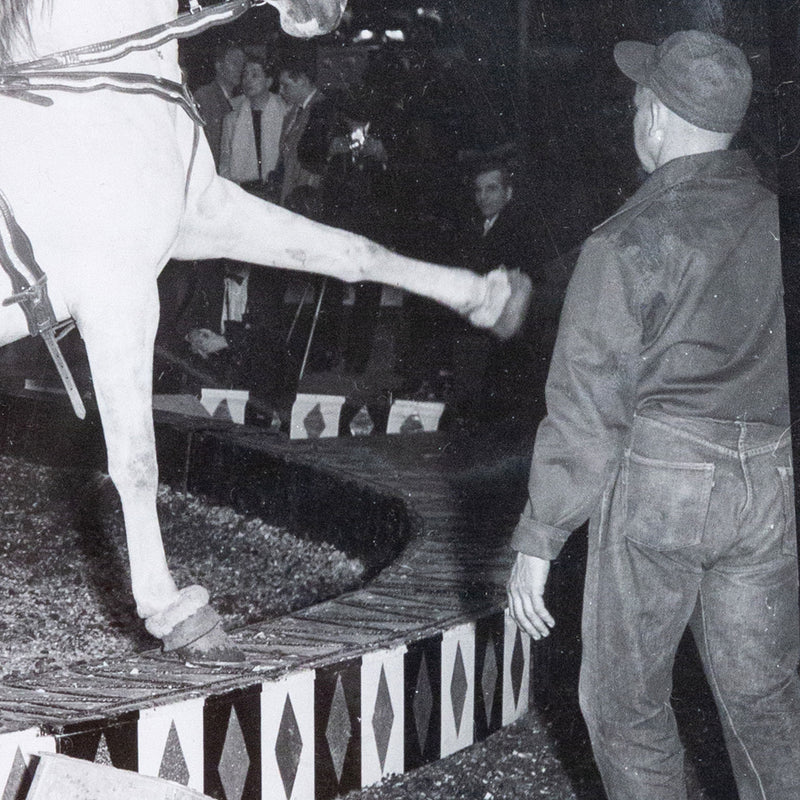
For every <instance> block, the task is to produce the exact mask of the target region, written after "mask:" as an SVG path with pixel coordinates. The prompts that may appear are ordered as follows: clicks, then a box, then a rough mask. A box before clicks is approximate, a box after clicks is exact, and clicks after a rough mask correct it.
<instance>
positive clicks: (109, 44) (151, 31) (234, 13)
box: [0, 0, 267, 74]
mask: <svg viewBox="0 0 800 800" xmlns="http://www.w3.org/2000/svg"><path fill="white" fill-rule="evenodd" d="M266 4H267V0H224V2H222V3H218V4H217V5H214V6H209V7H208V8H200V10H197V11H185V12H183V13H182V14H179V15H178V17H176V18H175V19H173V20H170V21H168V22H164V23H162V24H161V25H155V26H154V27H152V28H147V29H146V30H143V31H139V32H138V33H131V34H129V35H128V36H121V37H119V38H118V39H109V40H108V41H105V42H98V43H96V44H90V45H86V46H84V47H75V48H73V49H71V50H62V51H61V52H59V53H52V54H51V55H48V56H44V57H43V58H37V59H35V60H33V61H24V62H21V63H18V64H11V65H9V66H8V67H6V68H4V69H2V70H0V74H2V73H5V72H15V73H19V72H26V73H27V72H30V71H38V70H54V69H63V68H64V67H76V66H85V65H91V64H108V63H109V62H112V61H118V60H119V59H120V58H123V57H124V56H127V55H128V54H129V53H133V52H136V51H138V50H153V49H155V48H156V47H160V46H161V45H162V44H166V43H167V42H168V41H170V40H172V39H185V38H188V37H190V36H195V35H197V34H198V33H202V32H203V31H205V30H207V29H208V28H212V27H215V26H217V25H224V24H226V23H228V22H232V21H233V20H235V19H237V18H238V17H240V16H241V15H242V14H244V13H245V12H246V11H249V10H250V9H251V8H255V7H257V6H263V5H266Z"/></svg>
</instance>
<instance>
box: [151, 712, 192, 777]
mask: <svg viewBox="0 0 800 800" xmlns="http://www.w3.org/2000/svg"><path fill="white" fill-rule="evenodd" d="M158 777H159V778H164V779H165V780H168V781H175V782H176V783H182V784H183V785H184V786H188V785H189V767H187V766H186V759H185V758H184V757H183V748H182V747H181V740H180V738H179V737H178V731H177V729H176V728H175V721H174V720H173V721H172V724H171V725H170V726H169V734H168V735H167V743H166V745H164V755H163V756H162V757H161V766H160V767H159V768H158Z"/></svg>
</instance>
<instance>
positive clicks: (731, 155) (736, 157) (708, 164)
mask: <svg viewBox="0 0 800 800" xmlns="http://www.w3.org/2000/svg"><path fill="white" fill-rule="evenodd" d="M734 176H736V177H740V178H741V177H745V176H748V177H752V178H755V179H758V171H757V170H756V168H755V165H754V164H753V161H752V159H751V158H750V156H749V155H748V154H747V153H746V152H745V151H744V150H713V151H712V152H710V153H698V154H696V155H691V156H683V157H681V158H674V159H672V161H668V162H667V163H666V164H664V165H663V166H662V167H659V168H658V169H657V170H655V171H653V172H652V173H651V174H650V175H649V176H648V178H647V180H646V181H645V182H644V183H643V184H642V185H641V186H640V187H639V189H637V191H636V193H635V194H634V195H633V196H632V197H631V198H630V199H629V200H627V201H626V202H625V203H624V204H623V205H622V206H621V207H620V208H619V209H617V211H615V212H614V213H613V214H612V215H611V216H610V217H608V218H607V219H605V220H604V221H603V222H601V223H600V224H599V225H597V226H595V227H594V228H593V229H592V230H593V231H596V230H598V229H599V228H602V227H603V226H604V225H606V224H607V223H609V222H611V220H613V219H616V218H617V217H619V216H621V215H623V214H627V213H628V212H629V211H630V210H631V209H633V208H636V207H637V206H642V205H647V204H648V203H650V202H651V200H652V199H653V198H654V197H656V196H658V195H659V194H662V193H663V192H665V191H667V190H669V189H671V188H673V187H674V186H677V185H679V184H681V183H683V182H684V181H688V180H692V179H694V178H697V177H718V178H729V177H734Z"/></svg>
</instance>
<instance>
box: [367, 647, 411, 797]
mask: <svg viewBox="0 0 800 800" xmlns="http://www.w3.org/2000/svg"><path fill="white" fill-rule="evenodd" d="M405 654H406V647H405V645H401V646H400V647H397V648H394V649H392V650H379V651H374V652H371V653H367V654H365V655H364V657H363V659H362V663H361V784H362V786H369V785H371V784H373V783H377V782H378V781H380V780H381V779H382V778H384V777H385V776H386V775H392V774H398V773H402V772H403V769H404V754H405V741H404V725H403V721H404V718H405V713H406V708H405V691H404V683H403V677H404V676H403V661H404V658H405Z"/></svg>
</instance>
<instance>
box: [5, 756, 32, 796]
mask: <svg viewBox="0 0 800 800" xmlns="http://www.w3.org/2000/svg"><path fill="white" fill-rule="evenodd" d="M32 778H33V774H32V772H31V768H30V767H29V766H28V765H27V764H26V763H25V758H24V757H23V755H22V751H21V750H20V749H19V747H18V748H17V751H16V753H14V761H13V762H12V764H11V770H10V771H9V773H8V779H7V780H6V786H5V789H4V790H3V795H2V798H1V799H0V800H17V798H21V797H27V795H28V789H29V787H30V784H31V780H32Z"/></svg>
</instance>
